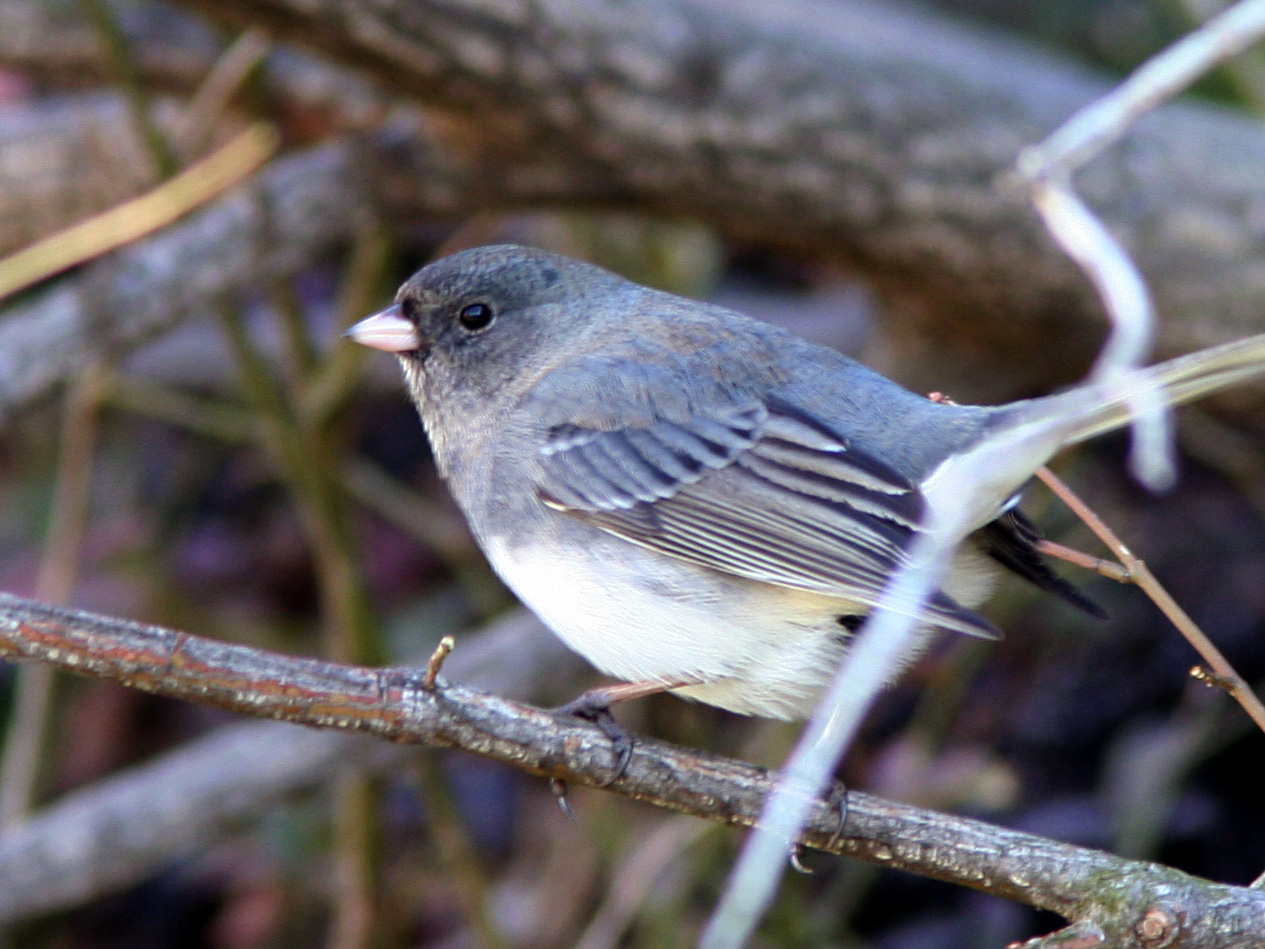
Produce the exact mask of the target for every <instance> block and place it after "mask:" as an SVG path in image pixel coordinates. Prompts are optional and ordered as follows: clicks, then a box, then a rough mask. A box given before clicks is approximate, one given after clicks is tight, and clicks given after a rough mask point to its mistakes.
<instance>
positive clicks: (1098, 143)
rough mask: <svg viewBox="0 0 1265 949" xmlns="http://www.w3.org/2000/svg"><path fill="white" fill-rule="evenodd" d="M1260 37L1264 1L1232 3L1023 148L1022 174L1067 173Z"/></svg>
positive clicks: (1034, 176)
mask: <svg viewBox="0 0 1265 949" xmlns="http://www.w3.org/2000/svg"><path fill="white" fill-rule="evenodd" d="M1262 37H1265V0H1243V2H1241V3H1236V4H1235V5H1234V6H1232V7H1230V8H1229V9H1228V10H1226V11H1225V12H1224V13H1219V14H1217V15H1216V16H1214V17H1213V18H1212V19H1210V20H1209V21H1208V22H1207V23H1205V24H1204V25H1203V26H1201V27H1200V28H1199V29H1197V30H1195V31H1193V32H1191V33H1189V34H1187V35H1186V36H1185V37H1183V38H1182V39H1180V40H1178V41H1177V42H1176V43H1174V44H1173V45H1171V46H1169V47H1168V48H1167V49H1165V50H1164V51H1163V52H1161V53H1159V54H1158V55H1156V56H1153V57H1151V58H1150V59H1148V60H1147V61H1146V62H1145V63H1143V64H1142V65H1141V66H1140V67H1138V68H1137V69H1136V70H1134V72H1133V73H1132V74H1131V75H1130V76H1129V78H1128V79H1126V80H1125V81H1124V82H1122V83H1121V84H1120V85H1118V86H1117V87H1116V88H1115V89H1114V90H1113V91H1112V92H1110V93H1109V94H1107V95H1105V96H1103V97H1102V98H1100V99H1097V100H1095V101H1094V102H1093V103H1092V104H1090V105H1088V106H1086V107H1085V108H1084V109H1082V110H1081V111H1080V112H1078V113H1076V115H1074V116H1073V117H1072V118H1071V119H1069V120H1068V121H1067V122H1065V123H1064V124H1063V126H1062V127H1061V128H1059V129H1058V131H1056V132H1055V133H1054V134H1053V135H1051V136H1050V137H1049V138H1047V139H1046V140H1045V141H1044V142H1042V143H1041V144H1040V145H1036V146H1033V147H1032V148H1029V149H1026V150H1025V151H1024V152H1023V154H1022V155H1021V156H1020V157H1019V171H1020V173H1021V174H1023V175H1024V176H1026V177H1028V178H1029V179H1032V180H1037V179H1040V178H1045V177H1047V176H1049V175H1051V174H1054V173H1064V174H1070V173H1071V172H1073V171H1075V170H1076V169H1077V168H1079V167H1081V166H1082V165H1084V164H1085V163H1086V162H1087V161H1089V160H1090V159H1091V158H1093V157H1094V156H1095V155H1097V154H1098V153H1099V152H1101V151H1102V150H1103V149H1104V148H1106V147H1107V146H1108V145H1110V144H1112V143H1113V142H1115V141H1117V140H1118V139H1120V138H1121V137H1122V136H1123V135H1124V134H1125V132H1127V131H1128V130H1129V129H1130V128H1132V127H1133V125H1134V124H1135V123H1136V122H1137V121H1138V120H1139V119H1140V118H1142V116H1144V115H1146V113H1148V112H1150V111H1151V110H1152V109H1154V108H1156V107H1157V106H1159V105H1161V104H1162V103H1164V102H1167V101H1168V100H1169V99H1171V98H1173V97H1174V96H1176V95H1177V94H1178V93H1180V92H1181V91H1182V90H1184V89H1185V88H1186V87H1187V86H1189V85H1190V84H1191V83H1193V82H1194V81H1195V80H1197V79H1198V78H1199V77H1201V76H1203V75H1204V74H1205V73H1207V72H1208V71H1209V70H1210V69H1212V68H1213V67H1214V66H1216V65H1217V64H1218V63H1221V62H1224V61H1225V60H1227V59H1229V58H1230V57H1232V56H1236V55H1238V54H1239V53H1241V52H1243V51H1244V50H1245V49H1247V48H1248V47H1250V46H1252V45H1254V44H1255V43H1257V42H1259V41H1260V40H1261V38H1262Z"/></svg>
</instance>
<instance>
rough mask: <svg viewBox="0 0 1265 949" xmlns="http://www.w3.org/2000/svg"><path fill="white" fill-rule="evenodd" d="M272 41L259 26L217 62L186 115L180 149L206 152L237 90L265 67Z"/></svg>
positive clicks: (178, 132)
mask: <svg viewBox="0 0 1265 949" xmlns="http://www.w3.org/2000/svg"><path fill="white" fill-rule="evenodd" d="M271 49H272V41H271V40H269V39H268V34H267V33H265V32H264V31H263V30H262V29H260V28H259V27H252V28H251V29H248V30H245V31H243V32H242V34H241V36H239V37H237V39H236V40H234V41H233V44H232V45H231V46H229V48H228V49H227V50H225V51H224V53H223V55H221V56H220V58H219V59H217V60H216V61H215V65H214V66H213V67H211V71H210V72H209V73H207V75H206V78H205V79H203V80H202V85H200V86H199V87H198V91H197V92H195V93H194V94H193V98H192V99H190V100H189V104H188V106H186V107H185V112H184V116H183V117H182V119H181V122H180V126H179V127H178V128H177V130H176V132H175V135H174V138H175V143H176V150H177V151H178V152H180V153H181V154H182V155H186V156H193V155H196V154H198V153H199V152H200V151H202V149H203V147H204V146H205V143H206V140H207V139H208V138H209V137H210V135H211V132H212V130H213V129H214V128H215V119H216V117H217V116H218V115H219V114H220V113H221V112H223V111H224V109H225V108H226V107H227V106H228V102H229V100H230V99H232V97H233V96H234V95H235V94H236V93H237V90H238V89H240V88H241V87H242V85H243V84H244V83H245V82H246V81H247V80H248V79H249V78H250V77H251V75H252V74H253V73H254V72H255V70H256V69H258V68H259V66H260V65H262V63H263V61H264V59H265V58H266V57H267V55H268V52H269V50H271Z"/></svg>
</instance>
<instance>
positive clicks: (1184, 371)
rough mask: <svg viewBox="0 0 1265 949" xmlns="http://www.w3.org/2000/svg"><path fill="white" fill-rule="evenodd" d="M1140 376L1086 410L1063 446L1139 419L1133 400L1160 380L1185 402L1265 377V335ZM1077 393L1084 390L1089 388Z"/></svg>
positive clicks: (1172, 397)
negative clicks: (1135, 380) (1147, 387)
mask: <svg viewBox="0 0 1265 949" xmlns="http://www.w3.org/2000/svg"><path fill="white" fill-rule="evenodd" d="M1140 375H1141V377H1142V379H1140V380H1139V381H1138V382H1137V383H1136V384H1135V385H1134V386H1132V387H1125V388H1124V389H1114V390H1112V391H1111V393H1110V396H1109V397H1108V398H1106V399H1099V400H1096V404H1088V405H1086V411H1084V412H1083V413H1080V416H1081V417H1080V418H1079V419H1077V420H1076V422H1075V424H1074V427H1073V428H1072V429H1071V430H1070V431H1068V432H1066V433H1065V435H1064V439H1063V444H1065V445H1072V444H1075V443H1077V442H1082V441H1085V439H1087V438H1093V437H1094V436H1095V435H1101V434H1103V433H1104V432H1109V431H1111V430H1112V429H1116V428H1120V427H1122V426H1124V425H1126V424H1128V423H1129V421H1130V420H1131V419H1132V418H1133V411H1132V408H1131V405H1130V398H1131V397H1132V396H1134V395H1136V394H1138V393H1140V392H1141V391H1142V390H1143V389H1144V388H1145V386H1146V384H1147V383H1155V384H1158V385H1159V386H1160V387H1161V388H1162V389H1163V393H1164V396H1165V397H1166V398H1167V400H1168V401H1169V402H1171V403H1172V404H1173V405H1181V404H1182V403H1184V402H1190V401H1192V400H1194V399H1198V398H1202V397H1203V396H1206V395H1212V394H1213V393H1214V392H1220V391H1221V390H1222V389H1228V388H1229V387H1230V386H1234V385H1238V384H1239V383H1241V382H1246V381H1248V380H1250V379H1252V378H1255V377H1256V376H1260V375H1265V333H1262V334H1260V335H1258V336H1249V337H1247V338H1246V339H1240V340H1235V341H1234V342H1231V343H1223V344H1222V345H1220V346H1212V347H1209V348H1208V349H1201V350H1200V351H1199V352H1196V353H1189V354H1187V355H1185V356H1178V357H1177V358H1176V359H1170V360H1169V361H1168V362H1162V363H1159V364H1157V365H1154V366H1150V367H1147V368H1146V369H1143V370H1142V372H1141V373H1140ZM1086 388H1088V387H1086ZM1077 391H1078V392H1080V393H1084V392H1085V391H1086V389H1080V390H1077ZM1067 395H1068V396H1071V395H1073V393H1067ZM1054 398H1056V399H1058V398H1061V397H1060V396H1055V397H1054Z"/></svg>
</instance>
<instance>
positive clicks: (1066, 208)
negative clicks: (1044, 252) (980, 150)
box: [1033, 176, 1176, 490]
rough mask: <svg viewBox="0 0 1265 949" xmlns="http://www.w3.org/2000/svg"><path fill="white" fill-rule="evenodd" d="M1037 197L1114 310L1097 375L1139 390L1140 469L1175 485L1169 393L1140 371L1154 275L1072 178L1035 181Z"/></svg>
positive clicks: (1136, 468)
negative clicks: (1145, 271)
mask: <svg viewBox="0 0 1265 949" xmlns="http://www.w3.org/2000/svg"><path fill="white" fill-rule="evenodd" d="M1033 201H1034V203H1035V204H1036V206H1037V210H1038V211H1040V212H1041V217H1042V219H1043V220H1044V221H1045V225H1046V227H1047V228H1048V229H1049V231H1050V234H1051V235H1052V236H1053V237H1054V239H1055V241H1057V242H1058V244H1059V246H1060V247H1062V248H1063V250H1064V251H1065V252H1066V253H1067V255H1068V256H1069V257H1071V258H1072V259H1073V260H1074V261H1076V262H1077V263H1078V264H1079V265H1080V266H1081V269H1083V270H1084V271H1085V273H1086V274H1087V275H1088V276H1089V279H1090V280H1091V281H1092V282H1093V284H1094V286H1095V287H1096V288H1097V289H1098V293H1099V295H1100V296H1101V297H1102V299H1103V304H1104V305H1105V306H1106V308H1107V312H1108V314H1109V315H1110V316H1111V326H1112V330H1111V335H1110V337H1108V339H1107V342H1106V343H1105V344H1104V345H1103V348H1102V351H1101V352H1100V353H1099V354H1098V360H1097V362H1096V363H1095V365H1094V369H1093V372H1092V374H1091V378H1093V379H1094V380H1095V381H1096V382H1098V383H1100V384H1102V385H1103V386H1104V387H1106V388H1109V389H1118V391H1128V392H1131V393H1132V394H1131V395H1130V397H1129V406H1130V408H1131V410H1132V412H1133V416H1134V419H1135V424H1134V427H1133V435H1134V442H1133V455H1132V458H1131V459H1130V463H1131V466H1132V470H1133V473H1134V476H1135V477H1137V478H1138V480H1139V481H1141V482H1142V483H1143V484H1146V485H1148V486H1150V487H1151V488H1153V489H1155V490H1160V489H1163V488H1167V487H1169V486H1170V485H1171V484H1172V482H1173V479H1174V477H1175V476H1176V473H1175V468H1174V465H1173V432H1172V425H1171V424H1170V421H1169V413H1168V411H1167V405H1166V403H1165V401H1164V397H1163V394H1162V393H1161V392H1159V391H1158V390H1157V389H1156V387H1155V386H1154V385H1153V384H1151V383H1149V382H1147V381H1146V380H1145V379H1144V378H1143V377H1142V376H1141V374H1139V373H1138V372H1137V367H1138V366H1139V365H1140V364H1141V362H1142V360H1143V359H1145V358H1146V356H1147V355H1148V354H1149V353H1150V350H1151V341H1152V339H1153V338H1154V331H1155V306H1154V304H1153V303H1152V302H1151V294H1150V292H1149V291H1148V290H1147V286H1146V281H1145V280H1143V279H1142V274H1141V273H1139V272H1138V268H1137V266H1136V265H1135V264H1134V263H1133V260H1132V258H1130V257H1129V255H1128V253H1126V251H1125V250H1124V248H1123V247H1121V246H1120V243H1119V242H1118V241H1117V240H1116V239H1115V237H1113V236H1112V234H1111V232H1110V231H1108V230H1107V228H1106V227H1105V226H1104V225H1103V223H1102V222H1101V221H1100V220H1099V219H1098V218H1097V217H1096V216H1095V215H1094V213H1093V212H1092V211H1090V210H1089V208H1088V207H1086V206H1085V204H1084V202H1082V201H1081V199H1080V198H1079V197H1078V196H1077V194H1076V193H1075V191H1073V190H1072V188H1071V186H1070V185H1069V184H1068V182H1067V180H1066V179H1065V178H1063V177H1062V176H1056V177H1055V178H1053V179H1042V180H1039V181H1036V182H1034V183H1033ZM1110 397H1111V393H1110V392H1105V393H1104V398H1110Z"/></svg>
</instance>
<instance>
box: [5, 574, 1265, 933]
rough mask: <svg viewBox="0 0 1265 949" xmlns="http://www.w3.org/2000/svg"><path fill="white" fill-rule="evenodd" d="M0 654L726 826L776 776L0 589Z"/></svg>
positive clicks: (934, 866) (871, 815)
mask: <svg viewBox="0 0 1265 949" xmlns="http://www.w3.org/2000/svg"><path fill="white" fill-rule="evenodd" d="M0 656H4V657H6V658H8V659H12V660H17V661H40V662H48V663H51V664H54V665H57V666H59V667H60V668H63V669H67V670H70V671H74V672H77V673H80V674H84V675H91V676H96V677H100V678H107V679H112V680H115V681H118V682H122V683H124V684H127V685H131V686H134V687H136V688H141V689H144V690H146V691H151V692H156V693H160V694H164V695H169V696H173V697H177V698H185V699H190V700H194V701H199V702H206V703H210V704H213V705H216V706H218V707H221V708H227V709H230V710H234V711H239V712H244V713H246V714H250V715H253V716H256V717H262V718H275V719H280V720H284V721H289V722H294V723H298V724H306V725H314V726H319V727H324V728H331V729H338V730H343V731H361V732H366V733H368V734H372V735H375V736H378V737H381V738H386V739H388V740H391V741H396V742H413V743H419V744H425V745H429V746H432V747H442V748H460V749H463V750H466V751H470V752H473V753H475V754H479V755H482V756H484V757H487V758H491V759H493V760H496V761H500V762H502V763H504V764H508V765H511V766H513V767H516V768H519V769H520V770H523V771H526V772H528V773H531V774H537V775H541V776H544V777H549V778H553V779H557V780H561V781H566V782H570V783H574V784H581V785H586V786H589V787H606V786H608V784H609V786H610V788H611V789H612V790H614V791H615V792H617V793H620V794H623V795H625V796H627V797H631V798H634V799H637V800H641V801H645V802H648V803H651V804H655V805H657V806H659V807H665V808H669V809H671V810H676V811H681V812H683V813H688V814H693V815H695V816H699V817H704V818H706V819H708V820H713V821H717V822H719V823H724V824H729V825H734V826H744V827H745V826H751V824H752V822H753V821H754V820H755V818H756V815H758V813H759V810H760V807H761V805H762V803H763V800H764V798H765V796H766V795H767V793H768V791H769V789H770V786H771V783H772V781H771V778H770V777H769V775H768V773H767V772H766V771H765V770H764V769H762V768H757V767H754V766H752V765H748V764H744V763H742V762H738V761H733V760H729V759H725V758H720V757H717V756H714V755H709V754H706V753H702V752H695V751H688V750H685V749H681V748H677V747H674V746H671V745H666V744H663V743H661V742H656V741H649V740H642V741H639V742H638V743H637V745H636V747H635V749H634V752H633V755H632V758H631V760H630V761H629V764H628V768H627V770H626V771H625V772H624V773H623V775H622V776H619V777H617V778H615V776H614V775H612V773H611V768H612V765H613V763H614V754H613V752H612V749H611V748H610V743H609V741H608V740H607V739H606V738H605V737H604V736H603V734H602V732H601V731H600V729H598V728H597V727H596V726H594V725H591V724H589V723H587V722H583V721H580V720H578V719H576V718H574V717H573V716H568V715H565V714H560V713H556V712H550V711H544V710H542V709H538V708H534V707H532V706H528V705H523V704H520V703H517V702H512V701H509V700H507V699H503V698H499V697H497V696H494V695H491V694H488V693H484V692H478V691H475V690H473V689H468V688H465V687H462V686H457V685H447V684H444V685H442V686H441V687H440V688H438V689H436V690H429V689H426V688H425V687H424V686H423V685H422V680H423V677H424V674H423V672H422V670H419V669H408V668H387V669H366V668H357V667H351V666H341V665H336V664H333V663H327V662H322V661H318V660H313V659H303V658H294V657H285V656H279V655H276V654H273V653H267V652H263V651H262V650H258V649H253V648H249V647H246V646H239V645H234V644H229V643H221V642H215V641H212V640H208V639H203V638H199V637H195V636H191V635H189V634H187V633H181V632H177V631H174V630H170V629H164V628H161V627H156V626H146V625H142V624H139V623H132V622H128V621H123V620H117V619H111V618H108V617H104V616H98V615H94V614H89V613H82V612H77V611H71V610H60V609H55V608H52V607H48V606H44V605H42V604H38V603H34V602H32V601H29V600H22V599H19V598H16V597H11V596H7V595H0ZM612 778H615V780H614V782H613V784H612V783H610V782H611V781H612ZM837 818H838V815H837V812H836V810H835V808H834V807H832V806H831V805H830V804H828V803H826V802H818V803H817V804H816V805H815V806H814V808H813V811H812V819H811V822H810V823H809V825H808V827H807V828H806V830H805V831H804V834H803V836H802V841H803V843H805V844H806V845H808V846H812V847H816V848H819V849H823V850H827V851H830V852H833V853H840V854H846V855H848V856H853V857H857V858H859V859H863V860H867V861H870V862H873V863H876V864H879V865H882V866H888V867H895V868H898V869H904V870H908V871H911V872H915V873H920V874H923V875H926V876H931V877H935V878H937V879H942V880H949V881H953V882H957V883H960V884H962V885H965V886H970V887H973V888H975V889H980V890H983V891H986V892H990V893H994V894H997V895H1001V896H1005V897H1008V898H1010V899H1016V900H1021V901H1023V902H1027V903H1030V904H1031V905H1034V906H1039V907H1042V908H1044V909H1049V910H1052V911H1054V912H1057V913H1060V914H1061V915H1064V916H1066V917H1068V918H1071V919H1074V920H1076V921H1078V922H1084V921H1091V922H1093V923H1094V924H1095V925H1097V926H1098V927H1100V929H1101V930H1102V931H1103V932H1104V933H1106V935H1107V937H1108V938H1109V939H1115V940H1116V942H1114V943H1111V944H1112V945H1121V946H1130V945H1144V943H1143V942H1140V941H1138V937H1137V932H1136V929H1137V927H1139V926H1141V925H1142V924H1143V923H1144V922H1145V921H1146V920H1147V919H1148V918H1154V914H1156V913H1160V914H1161V915H1162V916H1163V918H1164V919H1172V920H1173V921H1175V922H1174V925H1176V926H1178V927H1180V935H1181V937H1182V939H1183V940H1184V941H1183V942H1182V945H1183V946H1189V947H1205V946H1207V947H1211V946H1224V945H1227V944H1228V943H1229V942H1230V941H1232V939H1234V938H1242V937H1243V936H1244V935H1245V934H1251V933H1255V934H1257V935H1259V921H1260V919H1261V918H1262V914H1263V913H1265V892H1262V891H1260V890H1252V889H1249V888H1240V887H1232V886H1224V885H1220V884H1215V883H1210V882H1207V881H1203V880H1199V879H1197V878H1194V877H1190V876H1188V875H1186V874H1183V873H1180V872H1179V871H1176V870H1172V869H1169V868H1166V867H1161V866H1157V865H1154V864H1147V863H1142V862H1138V861H1131V860H1123V859H1120V858H1117V857H1113V856H1110V855H1108V854H1104V853H1100V852H1097V851H1092V850H1085V849H1082V848H1078V847H1071V846H1068V845H1065V844H1060V843H1056V842H1054V841H1049V840H1045V839H1043V838H1040V837H1035V836H1032V835H1030V834H1023V833H1020V832H1017V831H1011V830H1004V829H1001V828H996V827H991V826H989V825H986V824H983V823H980V822H977V821H972V820H967V819H964V818H958V817H951V816H948V815H944V814H938V813H935V812H932V811H926V810H921V809H919V808H914V807H909V806H907V805H902V804H896V803H893V802H889V801H883V800H880V799H878V798H873V797H870V796H869V795H865V794H861V793H855V792H854V793H851V794H850V795H849V810H848V817H847V825H846V827H845V829H844V830H845V833H846V834H847V836H845V837H836V830H837V826H836V825H837ZM1130 940H1131V941H1130Z"/></svg>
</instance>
